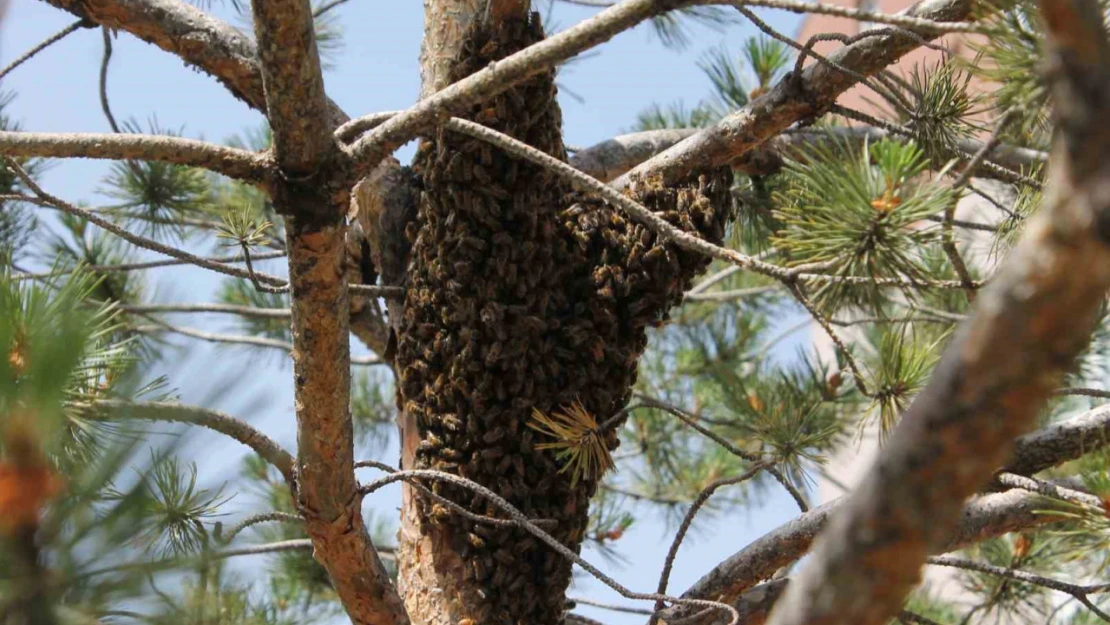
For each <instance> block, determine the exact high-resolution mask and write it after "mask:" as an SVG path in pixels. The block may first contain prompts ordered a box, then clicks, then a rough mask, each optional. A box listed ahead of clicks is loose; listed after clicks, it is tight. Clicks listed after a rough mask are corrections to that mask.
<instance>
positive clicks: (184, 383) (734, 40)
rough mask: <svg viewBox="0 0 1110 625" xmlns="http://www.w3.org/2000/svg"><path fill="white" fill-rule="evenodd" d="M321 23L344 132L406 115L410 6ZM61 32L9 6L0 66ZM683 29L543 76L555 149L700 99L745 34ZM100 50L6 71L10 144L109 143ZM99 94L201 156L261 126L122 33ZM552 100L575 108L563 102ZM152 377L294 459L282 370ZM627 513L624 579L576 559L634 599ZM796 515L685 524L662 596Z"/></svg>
mask: <svg viewBox="0 0 1110 625" xmlns="http://www.w3.org/2000/svg"><path fill="white" fill-rule="evenodd" d="M546 5H547V2H546V0H540V1H539V2H538V6H539V7H540V8H541V9H543V8H546ZM207 10H209V11H211V12H212V13H214V14H216V15H217V16H220V17H222V18H224V19H227V20H228V21H230V22H232V23H235V24H237V25H239V26H244V25H245V23H244V22H243V21H242V19H241V18H239V17H238V16H236V15H235V13H234V11H233V10H232V9H231V8H230V3H229V5H228V6H227V7H223V6H219V5H218V4H217V5H216V6H212V7H208V9H207ZM594 12H595V11H594V10H592V9H587V8H583V7H575V6H569V5H565V4H562V3H559V4H558V5H557V6H556V7H555V10H554V13H553V20H552V21H551V22H549V23H548V24H549V26H548V30H549V32H550V31H552V30H561V29H563V28H566V27H568V26H570V25H572V24H574V23H576V22H577V21H580V20H582V19H584V18H586V17H589V16H590V15H592V14H593V13H594ZM335 14H336V15H337V17H338V18H339V20H338V21H339V22H340V23H341V24H342V27H343V31H344V47H343V49H342V50H341V51H340V52H339V53H338V54H337V55H336V56H335V57H334V58H333V59H332V64H333V67H332V68H331V69H330V70H328V71H327V72H326V74H325V85H326V88H327V91H328V94H329V95H330V96H331V98H332V99H333V100H335V101H336V102H337V103H338V104H339V105H340V106H341V107H342V108H343V109H344V110H345V111H346V112H347V113H348V114H349V115H351V116H352V117H356V116H359V115H363V114H366V113H370V112H374V111H382V110H394V109H401V108H405V107H408V106H410V105H411V104H412V103H413V102H414V101H415V99H416V97H417V94H418V92H419V86H420V85H419V75H420V74H419V64H418V54H419V48H420V39H421V33H422V29H423V8H422V3H421V2H419V1H418V0H351V1H350V2H348V3H346V4H344V5H343V6H341V7H339V8H337V9H336V10H335ZM760 14H761V16H762V17H763V18H764V19H765V20H767V21H768V22H769V23H770V24H771V25H772V26H774V27H775V28H778V29H779V30H780V31H783V32H786V33H788V34H791V35H792V34H794V33H795V31H796V30H797V28H798V25H799V22H800V19H799V17H798V16H796V15H794V14H791V13H785V12H772V11H761V12H760ZM73 20H74V18H73V17H72V16H71V15H69V14H67V13H63V12H61V11H59V10H56V9H54V8H53V7H50V6H49V5H47V4H45V3H44V2H40V1H36V0H13V2H12V4H11V7H10V9H9V12H8V15H7V17H6V19H5V21H4V23H3V25H2V26H0V66H2V65H6V64H7V63H9V62H10V61H11V60H12V59H13V58H15V57H16V56H17V55H19V54H21V53H23V52H24V51H25V50H27V49H28V48H30V47H32V46H34V45H35V44H37V43H38V42H40V41H42V40H43V39H44V38H46V37H47V36H49V35H50V34H52V33H54V32H57V31H58V30H60V29H61V28H63V27H65V26H67V25H68V24H70V23H72V22H73ZM552 24H553V25H554V28H552ZM691 28H692V30H691V32H692V34H693V37H692V43H691V45H690V46H689V47H688V48H687V49H686V50H684V51H675V50H672V49H668V48H665V47H664V46H662V45H661V44H660V43H659V40H658V39H657V38H656V37H655V35H654V33H653V31H652V29H651V28H650V27H649V26H641V27H639V28H637V29H635V30H633V31H631V32H627V33H624V34H622V35H619V36H617V37H616V38H615V39H613V40H612V41H610V42H608V43H606V44H605V45H602V46H600V47H599V48H597V49H596V51H597V54H593V55H591V56H588V57H587V58H583V59H582V60H580V61H579V62H576V63H574V64H572V65H571V66H569V67H567V68H566V69H565V70H564V71H563V72H562V73H561V74H560V76H559V83H560V85H561V86H562V87H563V88H564V91H563V92H562V94H561V96H560V100H561V104H562V107H563V119H564V126H565V135H566V141H567V143H569V144H573V145H581V146H587V145H591V144H594V143H597V142H599V141H602V140H605V139H607V138H609V137H611V136H613V135H616V134H620V133H621V132H623V131H625V130H627V129H628V128H629V127H630V126H631V125H632V124H633V122H634V120H635V116H636V114H637V113H638V112H639V111H641V110H642V109H643V108H645V107H646V106H648V105H650V104H651V103H658V104H663V105H665V104H669V103H672V102H677V101H679V100H683V101H685V103H686V104H687V105H688V106H692V105H694V104H696V103H697V102H698V100H700V99H701V98H702V97H704V96H707V95H708V94H709V93H710V84H709V81H708V80H707V79H706V77H705V76H704V75H703V74H702V73H701V72H700V71H699V70H698V69H697V66H696V62H697V60H698V59H699V58H700V57H701V56H702V55H703V54H705V52H706V51H707V50H709V49H710V48H713V47H715V46H719V45H726V46H727V47H728V49H729V50H731V51H733V52H737V51H739V48H740V44H741V43H742V41H743V40H744V39H745V38H747V37H748V36H750V35H753V34H756V31H755V29H754V27H751V26H750V25H748V24H736V25H732V26H730V27H728V28H725V29H724V30H721V31H716V30H713V29H709V28H705V27H698V26H696V25H695V26H692V27H691ZM102 50H103V47H102V41H101V35H100V31H99V30H96V29H93V30H80V31H78V32H76V33H74V34H72V35H70V36H69V37H67V38H66V39H64V40H63V41H61V42H60V43H57V44H55V45H53V46H52V47H50V48H48V49H47V50H46V51H44V52H42V53H41V54H39V55H38V56H37V57H36V58H34V59H33V60H32V61H30V62H29V63H27V64H26V65H24V66H21V67H20V68H18V69H16V70H15V71H14V72H13V73H12V74H10V75H9V76H8V77H6V78H5V79H4V82H3V84H2V85H0V88H2V89H3V90H5V91H14V92H15V93H16V94H17V97H16V99H15V101H14V102H13V103H12V104H11V106H10V108H9V113H10V114H11V115H12V116H13V117H14V118H15V119H16V120H19V121H20V122H21V123H22V124H23V127H24V129H25V130H31V131H42V132H65V131H70V132H110V128H109V126H108V123H107V121H106V119H105V117H104V115H103V114H102V113H101V110H100V105H99V100H98V92H97V82H98V72H99V67H100V61H101V55H102ZM108 80H109V82H108V85H109V93H110V97H111V102H112V108H113V112H114V114H115V116H116V118H117V119H118V120H119V121H121V122H122V121H124V120H127V119H129V118H134V119H135V120H136V121H139V122H141V123H144V125H145V122H146V121H147V120H148V119H152V118H154V117H155V116H156V117H157V120H158V123H159V124H160V125H161V126H162V127H164V128H171V129H183V132H184V134H185V135H186V136H189V137H193V138H203V139H206V140H209V141H214V142H222V141H225V140H226V139H228V138H229V137H230V136H232V135H234V134H236V133H241V132H243V131H244V130H248V129H253V128H257V127H258V126H259V125H260V124H261V122H262V117H261V116H260V115H259V114H258V113H256V112H254V111H252V110H250V109H248V108H247V107H246V105H244V104H242V103H241V102H239V101H237V100H236V99H234V98H233V97H231V96H230V95H229V94H228V93H227V92H226V91H225V90H224V89H223V88H222V87H221V86H220V85H219V84H218V83H216V82H215V80H213V79H212V78H210V77H208V76H206V75H204V74H202V73H200V72H198V71H196V70H193V69H191V68H189V67H186V66H185V65H184V64H183V62H182V61H180V60H178V59H177V58H176V57H173V56H171V55H169V54H167V53H165V52H162V51H161V50H159V49H157V48H155V47H153V46H150V45H148V44H145V43H143V42H142V41H139V40H138V39H135V38H134V37H132V36H130V35H128V34H126V33H122V32H121V33H120V34H119V36H118V37H117V38H116V40H115V41H114V55H113V59H112V65H111V70H110V74H109V79H108ZM567 91H569V92H573V93H574V94H575V95H577V96H579V97H580V98H582V101H579V100H578V99H576V98H573V97H569V96H568V95H567ZM411 154H412V145H411V144H410V145H409V146H406V147H405V148H403V149H402V150H401V151H400V152H399V154H398V156H399V158H401V160H402V161H403V162H407V161H408V159H409V158H410V157H411ZM107 167H108V166H107V163H105V162H102V161H67V162H64V163H62V162H57V163H56V164H55V165H54V166H53V167H51V168H50V169H49V170H48V171H47V172H46V173H45V175H44V176H43V177H42V178H41V182H42V183H43V186H44V187H45V189H46V190H47V191H49V192H51V193H53V194H55V195H58V196H60V197H62V198H64V199H67V200H70V201H78V200H84V201H87V202H88V203H89V204H91V205H94V206H95V205H98V204H103V203H106V202H107V200H106V198H104V197H103V196H101V195H99V194H98V189H99V187H100V179H101V177H102V176H103V175H104V174H105V173H106V171H107ZM43 217H44V218H45V223H44V227H50V217H49V215H48V214H43ZM201 251H206V252H210V251H211V250H210V248H205V249H203V250H201ZM257 264H258V265H259V267H258V268H259V270H261V271H266V272H271V273H276V274H283V273H284V270H285V267H284V261H283V260H276V261H263V262H259V263H257ZM146 280H147V284H148V288H149V289H150V291H151V292H152V295H153V297H151V298H150V299H154V300H159V301H164V302H207V301H214V300H215V289H216V288H217V287H218V285H219V284H220V281H221V278H219V277H218V276H216V275H215V274H211V273H207V272H204V271H201V270H196V269H182V268H167V269H158V270H153V271H150V272H148V273H147V274H146ZM797 319H798V318H796V317H795V318H790V319H784V320H783V324H784V326H785V325H792V324H794V323H797ZM175 321H176V322H178V323H181V324H182V325H189V326H192V327H198V328H204V329H210V330H220V331H228V330H229V328H231V327H232V322H231V321H230V320H228V319H226V318H220V317H216V316H210V317H206V318H202V317H197V316H189V317H177V318H175ZM808 340H809V338H808V337H807V336H806V333H805V332H799V333H797V334H795V336H794V340H791V341H785V342H783V343H781V344H780V345H779V347H778V350H779V352H780V353H782V354H788V353H793V351H794V349H795V348H796V347H797V346H798V345H799V344H800V343H802V342H807V341H808ZM181 344H182V345H185V343H181ZM352 344H353V346H355V347H356V351H357V348H358V347H360V346H359V345H358V343H357V340H355V341H354V342H353V343H352ZM167 367H168V368H167V370H166V371H165V373H167V374H168V375H169V377H170V381H171V384H172V385H173V386H174V387H175V388H177V389H178V391H179V392H180V394H181V396H182V400H183V401H185V402H188V403H197V404H202V405H205V406H208V407H212V408H218V409H221V410H224V411H227V412H228V413H231V414H233V415H236V416H239V417H241V418H244V419H247V420H249V421H251V422H252V423H253V424H254V425H256V426H257V427H259V428H261V429H262V430H264V431H265V432H267V433H268V434H269V435H271V436H272V437H274V438H275V439H277V440H278V441H279V442H280V443H282V444H283V445H285V446H286V447H287V448H288V449H294V448H295V445H296V437H295V424H294V414H293V397H292V383H291V382H292V380H291V379H290V376H291V374H292V368H291V366H290V363H289V360H288V358H287V357H285V356H284V355H282V354H280V353H276V352H275V353H270V352H258V351H248V350H247V349H245V348H237V347H225V346H216V345H212V344H199V345H198V344H196V343H190V344H189V347H188V349H187V350H183V351H181V352H180V353H179V354H178V355H177V356H176V357H175V362H173V363H172V364H169V365H167ZM191 449H192V450H193V451H194V453H195V455H196V460H197V461H198V463H199V464H200V468H201V476H202V478H203V479H204V480H205V481H206V482H207V483H209V484H213V485H218V484H220V483H221V482H223V481H224V480H233V479H234V474H235V472H236V471H237V470H238V467H239V462H240V461H241V459H242V457H243V455H244V448H242V447H241V446H239V445H238V444H237V443H235V442H233V441H230V440H228V439H224V438H222V437H220V436H218V435H214V434H201V435H199V436H197V437H196V438H195V439H193V441H192V443H191ZM380 459H381V460H383V461H386V462H389V463H391V464H396V461H397V451H396V448H395V447H392V448H391V449H388V450H386V451H385V452H383V453H382V454H381V456H380ZM365 477H366V478H369V477H370V476H369V475H367V476H365ZM398 503H399V489H397V488H392V489H387V490H383V491H380V492H379V493H376V494H374V495H373V496H371V497H369V498H368V499H367V501H366V508H367V510H368V511H369V510H373V511H374V513H375V516H383V517H387V518H390V519H394V518H396V508H397V506H398ZM250 504H251V502H250V501H249V499H247V498H244V499H242V500H241V501H237V500H233V501H232V502H231V503H230V504H229V506H228V509H229V511H231V512H235V511H243V510H247V509H250V507H251V506H250ZM637 512H638V515H637V523H636V524H635V525H634V526H633V528H632V530H631V531H629V532H628V533H627V534H626V535H625V536H624V538H622V539H621V541H620V542H619V543H617V547H618V548H619V550H620V553H621V554H622V555H623V556H625V557H626V558H627V561H626V563H625V564H623V565H619V564H614V563H611V562H607V561H605V560H603V559H601V558H600V557H599V556H598V554H596V553H594V552H592V551H591V550H589V549H587V550H586V551H585V552H584V554H583V555H584V556H585V557H586V559H588V560H590V561H592V562H594V563H597V564H600V565H601V566H602V568H603V569H605V570H606V571H607V572H609V573H610V574H612V575H613V576H614V577H615V578H616V579H617V580H618V581H620V582H621V583H622V584H624V585H625V586H627V587H629V588H631V589H633V590H636V591H641V592H649V591H653V590H654V587H655V585H656V583H657V576H658V572H659V570H660V568H661V566H662V562H663V559H664V556H665V554H666V551H667V548H668V546H669V544H670V540H671V536H672V534H673V529H674V528H673V525H668V524H667V523H666V522H665V521H664V519H663V518H662V517H659V518H655V517H653V515H652V514H651V510H650V509H648V508H640V509H639V510H638V511H637ZM796 514H797V509H796V508H795V507H794V505H793V503H792V502H791V501H790V500H789V498H788V497H787V496H786V495H785V493H783V492H782V491H781V489H771V490H769V492H768V498H767V500H766V502H765V503H764V504H763V505H760V506H756V507H752V508H750V509H745V510H742V511H737V512H734V513H731V514H729V515H728V516H727V518H725V517H722V516H719V515H718V516H715V517H713V518H712V519H706V520H699V521H698V522H697V523H695V529H696V530H697V531H695V532H694V533H693V534H692V535H691V536H689V537H688V538H687V540H686V542H685V543H684V545H683V548H682V550H681V551H680V553H679V556H678V559H677V561H676V563H675V568H674V572H673V574H672V578H671V590H672V592H674V593H679V592H681V591H682V590H684V589H685V588H686V587H688V586H689V585H690V584H691V583H693V582H694V581H695V580H696V579H697V578H698V577H700V576H701V574H703V573H705V572H706V571H708V570H709V569H710V568H712V566H714V565H715V564H716V563H718V562H719V561H720V560H722V559H723V558H725V557H727V556H728V555H730V554H731V553H733V552H735V551H736V550H738V549H740V548H741V547H743V546H744V545H746V544H748V543H749V542H750V541H751V540H753V539H755V538H757V537H758V536H760V535H762V534H763V533H765V532H767V531H769V530H771V529H773V528H775V527H777V526H778V525H780V524H782V523H784V522H786V521H788V520H789V519H791V518H793V517H794V516H796ZM257 564H263V563H262V562H260V561H259V562H257ZM571 594H572V595H578V596H583V597H590V598H594V599H598V600H604V601H614V602H621V603H624V604H630V602H628V601H626V600H623V599H621V598H620V597H619V596H618V595H616V593H613V592H612V591H609V590H608V589H607V588H605V587H604V586H602V585H601V584H600V583H597V582H595V581H593V580H589V581H583V582H581V583H578V584H576V587H575V588H574V589H572V592H571ZM640 607H649V605H648V604H646V603H645V604H642V605H641V606H640ZM579 611H580V612H581V613H583V614H586V615H589V616H592V617H594V618H598V619H601V620H603V621H604V622H606V623H609V624H612V625H626V624H628V625H632V624H637V625H639V624H642V623H644V621H645V618H644V617H643V616H640V615H630V614H620V613H613V612H604V611H598V610H595V609H592V608H585V607H583V608H580V610H579Z"/></svg>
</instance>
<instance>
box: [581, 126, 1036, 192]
mask: <svg viewBox="0 0 1110 625" xmlns="http://www.w3.org/2000/svg"><path fill="white" fill-rule="evenodd" d="M698 132H699V130H698V129H697V128H668V129H663V130H645V131H643V132H633V133H629V134H625V135H619V136H616V137H613V138H612V139H608V140H606V141H602V142H601V143H598V144H596V145H592V146H590V147H588V148H586V149H584V150H580V151H578V152H576V153H575V154H574V156H572V157H571V158H570V161H569V162H570V164H571V165H572V166H573V167H574V168H575V169H577V170H579V171H581V172H583V173H586V174H589V175H591V176H593V177H594V178H597V179H598V180H602V181H604V182H608V181H610V180H613V179H615V178H617V177H619V176H621V175H623V174H624V173H626V172H628V171H629V170H631V169H632V168H633V167H636V166H637V165H639V164H641V163H643V162H644V161H646V160H648V159H649V158H651V157H653V156H655V155H656V154H660V153H662V152H664V151H665V150H667V149H669V148H671V147H672V146H674V145H675V144H677V143H679V142H680V141H682V140H684V139H687V138H689V137H692V136H694V135H695V134H697V133H698ZM829 138H836V139H837V140H840V141H845V142H848V143H849V144H851V145H862V144H863V142H864V141H870V142H872V143H874V142H876V141H879V140H880V139H893V140H899V141H904V140H905V136H904V135H901V134H897V133H892V132H890V131H888V130H884V129H882V128H875V127H870V126H851V127H841V128H823V129H820V130H798V131H794V132H785V133H783V134H781V135H779V136H777V137H774V138H773V139H768V140H767V141H766V142H765V143H763V144H762V145H760V146H759V147H758V148H754V149H752V150H751V151H749V152H748V153H746V154H745V155H744V156H743V157H742V158H740V159H738V160H736V161H734V162H733V163H732V165H733V167H734V168H735V169H736V170H737V171H741V172H743V173H746V174H751V175H767V174H773V173H776V172H777V171H778V170H779V169H780V168H781V167H782V163H783V158H784V157H790V158H801V157H802V156H804V155H803V154H802V153H801V152H800V148H804V147H807V146H812V145H813V144H814V143H820V142H824V141H827V140H828V139H829ZM957 145H958V148H959V150H960V151H961V152H968V153H971V154H974V153H976V152H978V151H979V150H980V149H981V148H982V146H983V144H982V142H980V141H976V140H974V139H961V140H960V141H959V143H958V144H957ZM991 160H992V161H994V162H995V163H997V164H999V165H1002V166H1004V167H1007V168H1010V169H1023V168H1029V167H1031V166H1035V165H1043V164H1044V163H1045V162H1046V161H1047V160H1048V155H1047V154H1045V153H1044V152H1040V151H1037V150H1031V149H1029V148H1021V147H1013V146H1007V145H999V146H997V147H996V148H995V149H994V151H992V152H991ZM993 173H994V170H989V169H984V168H982V167H979V168H977V171H976V174H977V175H980V176H983V177H986V178H990V177H992V174H993Z"/></svg>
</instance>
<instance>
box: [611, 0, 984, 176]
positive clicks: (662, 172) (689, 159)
mask: <svg viewBox="0 0 1110 625" xmlns="http://www.w3.org/2000/svg"><path fill="white" fill-rule="evenodd" d="M735 4H737V5H744V4H746V3H740V2H737V3H735ZM972 5H973V3H972V2H970V1H969V0H926V1H924V2H920V3H918V4H915V5H914V6H912V7H910V8H909V9H907V10H905V11H902V12H900V13H899V14H898V15H899V16H901V17H906V18H912V19H918V18H920V19H925V20H929V21H935V22H957V21H961V20H965V19H967V17H968V16H969V13H970V10H971V7H972ZM935 35H936V31H935V30H918V31H917V32H916V34H910V33H889V34H884V35H881V36H877V37H868V38H866V39H864V40H862V41H859V42H856V43H854V44H852V45H849V46H845V47H843V48H841V49H839V50H837V52H836V53H834V54H831V55H829V57H828V58H829V60H830V61H833V62H835V63H836V64H838V65H842V66H844V67H847V68H849V69H850V70H852V71H854V72H856V73H858V74H860V75H864V76H870V75H871V74H874V73H875V72H878V71H880V70H882V69H885V68H886V67H887V66H888V65H890V64H892V63H894V62H895V61H897V60H898V59H899V58H901V57H902V56H903V55H905V54H906V53H908V52H910V51H911V50H913V49H915V48H917V47H918V46H919V45H920V41H921V39H922V38H925V39H928V38H930V37H933V36H935ZM856 83H857V80H856V79H855V78H853V77H852V76H849V75H847V74H845V73H844V72H842V71H840V70H838V69H836V68H834V67H830V66H828V65H826V64H823V63H816V64H814V65H811V66H810V67H808V68H807V69H806V70H805V71H803V72H802V73H801V74H800V75H795V74H791V75H789V76H787V77H786V78H784V79H783V80H782V81H780V82H779V84H778V85H776V86H775V87H774V88H773V89H771V91H769V92H768V93H766V94H764V95H762V96H760V97H759V98H757V99H756V100H755V101H754V102H752V103H751V104H749V105H748V106H746V107H744V108H743V109H741V110H740V111H737V112H736V113H733V114H731V115H729V116H727V117H725V118H724V119H722V120H721V121H720V122H718V123H717V124H716V125H715V126H712V127H710V128H707V129H705V130H703V131H701V132H699V133H698V134H696V135H694V136H693V137H690V138H689V139H686V140H684V141H682V142H681V143H679V144H678V145H676V146H674V147H672V148H671V149H669V150H667V151H665V152H663V153H662V154H659V155H658V156H655V157H653V158H651V159H650V160H648V161H647V162H645V163H642V164H641V165H639V166H638V167H636V168H635V169H633V170H632V171H630V172H628V173H626V174H624V175H623V176H621V177H620V178H618V179H616V180H615V181H613V185H614V186H617V187H618V188H624V187H626V186H628V184H629V183H630V182H631V181H632V179H633V178H634V177H635V178H644V177H651V176H662V181H663V183H664V184H669V183H671V182H673V181H675V180H679V179H681V178H683V177H685V176H686V175H688V174H689V173H690V172H691V171H693V170H695V169H698V168H702V167H712V166H719V165H723V164H725V163H727V162H729V161H731V160H733V159H736V158H738V157H740V156H742V155H744V154H745V153H746V152H748V151H749V150H751V149H753V148H755V147H756V146H758V145H759V144H761V143H763V142H764V141H766V140H767V139H769V138H771V137H773V136H775V135H778V134H779V133H781V132H782V131H783V130H785V129H786V128H787V127H788V126H790V125H791V124H793V123H795V122H797V121H799V120H803V119H812V118H816V117H818V116H819V115H820V114H821V113H823V112H824V110H825V109H827V108H828V107H829V106H830V105H831V104H832V103H833V102H835V100H836V98H837V97H839V96H840V94H842V93H844V92H845V91H847V90H848V89H849V88H851V87H852V86H854V85H855V84H856Z"/></svg>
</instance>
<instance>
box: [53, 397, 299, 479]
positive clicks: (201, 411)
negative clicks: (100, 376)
mask: <svg viewBox="0 0 1110 625" xmlns="http://www.w3.org/2000/svg"><path fill="white" fill-rule="evenodd" d="M75 406H77V407H79V408H87V409H89V410H91V411H93V412H94V414H96V415H97V416H106V417H109V418H113V419H117V418H121V417H123V418H132V419H145V420H149V421H168V422H174V423H190V424H193V425H200V426H203V427H206V428H208V429H210V430H214V431H216V432H219V433H220V434H224V435H226V436H228V437H231V438H233V439H235V440H237V441H239V442H240V443H242V444H244V445H246V446H247V447H250V448H251V449H253V450H254V451H255V452H256V453H257V454H258V455H259V456H262V458H263V459H265V460H266V461H267V462H269V463H270V464H272V465H273V466H274V468H276V469H277V470H278V471H279V472H280V473H281V476H282V477H284V478H285V481H287V482H289V481H291V480H292V479H293V456H291V455H290V454H289V452H287V451H285V450H284V449H282V448H281V446H280V445H278V444H277V443H276V442H274V440H273V439H271V438H270V437H268V436H266V435H265V434H263V433H262V432H260V431H258V430H256V429H254V428H253V427H251V426H250V425H249V424H247V423H245V422H243V421H240V420H239V419H236V418H235V417H232V416H229V415H226V414H224V413H222V412H218V411H216V410H209V409H207V408H200V407H198V406H187V405H184V404H176V403H169V402H128V401H120V400H114V399H102V400H99V401H96V402H93V403H91V404H75Z"/></svg>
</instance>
